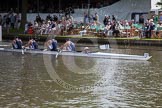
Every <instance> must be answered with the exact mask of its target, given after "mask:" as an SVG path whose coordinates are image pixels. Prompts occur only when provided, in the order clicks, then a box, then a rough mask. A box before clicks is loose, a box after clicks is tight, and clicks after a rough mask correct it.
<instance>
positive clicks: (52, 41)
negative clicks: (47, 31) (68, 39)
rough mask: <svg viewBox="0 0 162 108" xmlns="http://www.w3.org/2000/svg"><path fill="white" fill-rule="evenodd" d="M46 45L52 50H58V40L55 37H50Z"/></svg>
mask: <svg viewBox="0 0 162 108" xmlns="http://www.w3.org/2000/svg"><path fill="white" fill-rule="evenodd" d="M45 46H46V47H47V48H48V49H49V50H51V51H58V49H57V40H55V39H50V40H48V41H47V42H45ZM45 50H47V49H45Z"/></svg>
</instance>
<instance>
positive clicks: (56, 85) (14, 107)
mask: <svg viewBox="0 0 162 108" xmlns="http://www.w3.org/2000/svg"><path fill="white" fill-rule="evenodd" d="M144 49H145V50H144ZM154 49H155V48H142V49H141V50H138V49H136V48H135V49H114V50H109V51H107V52H117V53H127V54H143V53H144V52H149V53H150V55H152V56H153V57H152V59H151V60H150V61H133V60H114V59H101V58H82V57H70V56H66V57H65V56H58V58H57V59H56V58H55V56H54V55H53V56H49V55H40V54H24V55H22V54H21V53H13V52H12V53H11V52H0V107H11V108H18V107H19V108H21V107H26V108H29V107H54V108H60V107H61V108H67V107H70V108H77V107H82V108H117V107H120V108H158V107H159V108H161V107H162V51H160V50H158V51H157V50H154Z"/></svg>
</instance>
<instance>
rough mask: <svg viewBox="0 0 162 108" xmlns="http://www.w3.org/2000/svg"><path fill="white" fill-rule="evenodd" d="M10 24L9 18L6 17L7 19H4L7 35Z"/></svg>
mask: <svg viewBox="0 0 162 108" xmlns="http://www.w3.org/2000/svg"><path fill="white" fill-rule="evenodd" d="M10 23H11V20H10V17H9V16H7V18H6V30H7V33H9V31H10Z"/></svg>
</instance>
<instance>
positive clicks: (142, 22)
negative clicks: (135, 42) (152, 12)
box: [139, 15, 145, 25]
mask: <svg viewBox="0 0 162 108" xmlns="http://www.w3.org/2000/svg"><path fill="white" fill-rule="evenodd" d="M144 23H145V19H144V17H143V15H141V16H140V18H139V24H142V25H143V24H144Z"/></svg>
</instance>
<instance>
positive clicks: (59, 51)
mask: <svg viewBox="0 0 162 108" xmlns="http://www.w3.org/2000/svg"><path fill="white" fill-rule="evenodd" d="M61 52H62V51H61V50H58V52H57V54H56V56H55V57H56V58H57V57H58V55H59V54H60V53H61Z"/></svg>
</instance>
